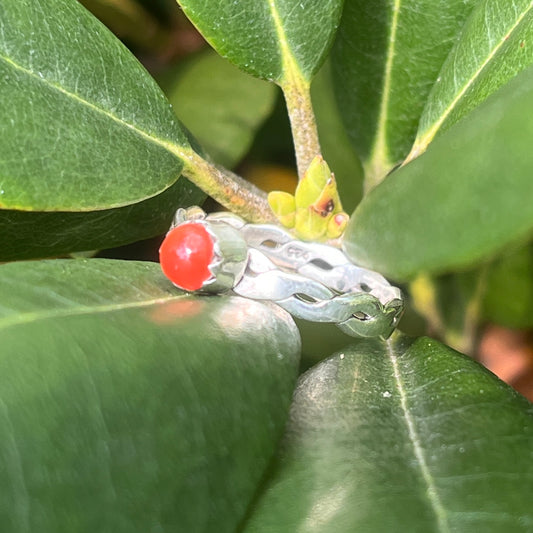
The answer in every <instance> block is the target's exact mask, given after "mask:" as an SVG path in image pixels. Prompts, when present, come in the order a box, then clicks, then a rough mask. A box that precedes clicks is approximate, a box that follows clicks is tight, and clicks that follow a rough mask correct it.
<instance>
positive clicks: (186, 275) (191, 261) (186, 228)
mask: <svg viewBox="0 0 533 533" xmlns="http://www.w3.org/2000/svg"><path fill="white" fill-rule="evenodd" d="M212 260H213V239H212V238H211V236H210V235H209V233H208V232H207V230H206V229H205V227H204V226H203V225H202V224H199V223H197V222H188V223H185V224H180V225H179V226H177V227H175V228H174V229H172V230H171V231H169V232H168V234H167V236H166V237H165V240H164V241H163V243H162V244H161V247H160V248H159V261H160V263H161V269H162V270H163V273H164V274H165V276H166V277H167V278H168V279H169V280H170V281H172V283H174V284H175V285H177V286H178V287H180V288H181V289H185V290H186V291H196V290H198V289H200V288H201V287H202V285H203V283H204V281H206V280H208V279H209V278H210V277H211V276H212V274H211V272H210V271H209V268H208V267H209V265H210V263H211V261H212Z"/></svg>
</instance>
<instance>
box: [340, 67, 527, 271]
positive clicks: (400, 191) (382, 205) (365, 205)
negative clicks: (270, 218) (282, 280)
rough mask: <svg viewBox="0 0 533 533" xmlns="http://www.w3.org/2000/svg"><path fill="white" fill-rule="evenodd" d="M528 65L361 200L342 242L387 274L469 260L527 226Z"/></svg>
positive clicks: (523, 233)
mask: <svg viewBox="0 0 533 533" xmlns="http://www.w3.org/2000/svg"><path fill="white" fill-rule="evenodd" d="M532 112H533V68H529V69H528V70H526V71H525V72H522V73H521V74H519V75H518V76H517V77H516V78H515V79H514V80H512V81H511V82H509V83H508V84H507V85H506V86H504V87H502V88H501V89H500V90H499V91H498V92H497V93H495V94H494V95H492V96H491V97H490V98H488V99H487V101H486V102H484V103H483V104H481V105H480V106H479V107H478V108H477V109H475V110H474V111H472V113H470V114H469V115H468V116H467V117H465V118H464V119H463V120H462V121H460V122H458V123H457V124H455V125H454V126H452V127H451V128H450V129H449V130H448V131H446V132H445V133H443V134H442V135H441V136H439V137H438V138H437V139H435V141H433V142H432V143H431V145H430V146H429V148H428V150H427V152H426V153H425V154H424V155H423V156H422V157H419V158H418V159H415V160H414V161H412V162H411V163H409V164H408V165H406V166H404V167H402V168H400V169H399V170H398V171H396V172H394V174H392V175H391V176H389V178H388V179H387V180H385V181H384V182H383V183H381V184H380V185H379V187H377V188H376V189H374V190H373V191H372V192H371V193H370V194H369V195H367V196H366V197H365V198H364V200H363V201H362V202H361V203H360V204H359V206H358V208H357V209H356V211H355V213H354V215H353V216H352V218H351V221H350V224H349V225H348V229H347V232H346V234H345V239H344V245H345V247H346V249H347V252H348V253H349V255H351V257H352V258H353V259H354V260H355V261H356V262H358V263H361V264H362V265H363V266H366V267H370V268H373V269H375V270H378V271H380V272H381V273H382V274H385V275H388V276H390V277H393V278H398V279H400V278H409V277H413V276H414V275H415V274H416V273H418V272H421V271H425V272H435V273H440V272H446V271H450V270H454V269H458V268H467V267H469V266H472V265H475V264H477V263H479V262H481V261H483V260H486V259H487V257H490V256H493V255H495V254H496V253H498V251H500V250H502V249H503V248H504V247H505V246H506V245H508V244H510V243H513V242H514V241H525V240H526V239H528V237H529V235H530V234H531V230H532V229H533V202H532V201H531V198H532V197H533V180H532V179H531V168H533V153H532V151H531V139H533V122H532V121H531V120H530V118H529V117H530V114H531V113H532Z"/></svg>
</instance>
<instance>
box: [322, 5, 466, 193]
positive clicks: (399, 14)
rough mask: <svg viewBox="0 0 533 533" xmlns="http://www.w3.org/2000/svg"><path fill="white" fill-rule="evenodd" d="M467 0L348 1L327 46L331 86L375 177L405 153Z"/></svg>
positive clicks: (381, 175) (372, 180)
mask: <svg viewBox="0 0 533 533" xmlns="http://www.w3.org/2000/svg"><path fill="white" fill-rule="evenodd" d="M474 4H475V1H473V0H466V1H465V0H438V1H435V0H384V1H382V2H379V3H378V4H376V3H375V2H367V1H365V0H347V1H346V4H345V7H344V12H343V16H342V21H341V25H340V28H339V32H338V36H337V39H336V41H335V46H334V48H333V52H332V57H333V73H334V79H335V89H336V92H337V97H338V100H339V107H340V108H341V109H342V113H343V119H344V122H345V125H346V128H347V130H348V133H349V134H350V137H351V139H352V141H353V143H354V145H355V148H356V149H357V151H358V154H359V156H360V157H361V158H362V160H363V163H364V167H365V170H366V173H367V180H368V183H369V184H375V183H377V182H379V181H380V180H381V179H383V178H384V177H385V175H386V174H387V172H388V171H389V170H390V169H391V168H392V167H394V166H395V165H396V164H397V163H399V162H400V161H401V160H402V159H403V158H404V157H405V156H406V155H407V153H408V152H409V149H410V148H411V144H412V142H413V140H414V137H415V134H416V130H417V125H418V119H419V117H420V114H421V113H422V109H423V107H424V102H425V98H426V96H427V94H428V93H429V91H430V89H431V86H432V85H433V83H434V81H435V79H436V78H437V75H438V73H439V70H440V68H441V66H442V63H443V61H444V60H445V59H446V56H447V54H448V52H449V51H450V49H451V48H452V46H453V44H454V42H455V39H456V36H457V34H458V32H459V30H460V28H461V26H462V24H463V22H464V20H465V19H466V17H467V15H468V13H469V12H470V10H471V9H472V6H473V5H474Z"/></svg>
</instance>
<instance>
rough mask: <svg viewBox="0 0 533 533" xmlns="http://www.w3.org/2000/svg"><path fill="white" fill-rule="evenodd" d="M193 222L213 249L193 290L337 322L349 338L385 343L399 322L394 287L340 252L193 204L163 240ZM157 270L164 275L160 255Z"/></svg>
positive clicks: (398, 302) (400, 305)
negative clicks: (205, 273) (233, 296)
mask: <svg viewBox="0 0 533 533" xmlns="http://www.w3.org/2000/svg"><path fill="white" fill-rule="evenodd" d="M191 224H195V225H196V224H200V225H201V226H202V227H203V228H204V229H205V231H206V233H207V234H208V235H209V237H210V238H211V239H212V241H213V246H214V252H213V256H212V258H211V259H210V261H209V264H208V272H209V274H208V276H207V277H206V279H205V280H204V281H203V282H202V283H201V286H200V287H199V288H198V289H195V291H194V292H196V291H197V292H224V291H229V290H231V291H233V292H234V293H235V294H237V295H239V296H242V297H245V298H251V299H254V300H269V301H272V302H274V303H276V304H277V305H279V306H280V307H282V308H283V309H285V310H286V311H288V312H289V313H290V314H291V315H293V316H294V317H296V318H301V319H304V320H309V321H312V322H331V323H335V324H336V325H337V326H338V327H339V328H340V329H341V330H342V331H344V332H345V333H347V334H348V335H351V336H354V337H380V338H382V339H386V338H388V337H389V336H390V335H391V334H392V332H393V331H394V329H395V328H396V326H397V324H398V322H399V320H400V318H401V315H402V313H403V299H402V294H401V291H400V289H398V288H397V287H393V286H392V285H390V284H389V282H388V281H387V280H386V279H385V278H384V277H383V276H382V275H381V274H378V273H377V272H373V271H371V270H368V269H365V268H361V267H359V266H357V265H354V264H353V263H352V262H351V261H350V260H349V259H348V257H347V256H346V255H345V254H344V253H343V252H342V251H341V250H340V249H338V248H335V247H333V246H329V245H326V244H320V243H314V242H304V241H300V240H298V239H295V238H294V237H293V235H291V234H290V233H289V232H288V231H286V230H284V229H283V228H281V227H278V226H275V225H271V224H249V223H246V222H245V221H244V220H243V219H242V218H240V217H238V216H237V215H234V214H232V213H213V214H209V215H206V214H205V213H204V211H203V210H202V209H200V208H199V207H192V208H189V209H178V211H177V212H176V215H175V217H174V221H173V223H172V226H171V228H170V230H169V233H168V234H167V238H168V236H169V235H171V233H172V231H173V230H174V229H176V228H178V227H180V228H181V229H185V228H184V226H185V225H191ZM164 244H165V243H163V245H162V247H161V249H163V246H164ZM160 254H161V250H160ZM161 265H162V267H163V271H164V272H165V265H164V258H163V256H162V255H161ZM178 268H179V265H178ZM165 273H166V272H165ZM171 281H172V282H173V283H174V284H175V285H176V286H178V287H180V288H185V289H186V287H184V286H183V284H181V285H180V283H181V282H176V281H175V280H174V279H172V278H171ZM186 290H190V289H186Z"/></svg>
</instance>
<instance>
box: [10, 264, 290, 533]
mask: <svg viewBox="0 0 533 533" xmlns="http://www.w3.org/2000/svg"><path fill="white" fill-rule="evenodd" d="M0 294H2V303H1V306H0V331H1V333H2V358H1V359H0V376H1V377H0V391H1V402H0V432H1V435H2V438H1V439H0V473H1V477H2V480H3V481H2V484H1V486H0V529H1V530H2V531H6V532H8V531H9V532H19V531H21V532H22V531H39V532H42V533H67V532H68V533H72V532H73V531H76V532H79V533H82V532H87V533H89V532H90V533H94V532H96V531H99V532H116V533H136V532H139V533H146V532H148V531H150V532H155V531H158V532H161V533H163V532H165V533H166V532H168V533H170V532H175V531H191V532H193V531H220V532H233V531H235V529H236V527H237V524H238V523H239V522H240V521H241V520H242V517H243V514H244V511H245V509H246V506H247V505H248V503H249V502H250V500H251V498H252V496H253V494H254V492H255V489H256V486H257V483H258V482H259V480H260V479H261V476H262V475H263V471H264V469H265V467H266V465H267V463H268V461H269V459H270V457H271V455H272V453H273V452H274V448H275V445H276V442H277V440H278V438H279V436H280V434H281V431H282V429H283V425H284V423H285V420H286V416H287V412H288V407H289V402H290V397H291V393H292V389H293V385H294V381H295V377H296V373H297V367H298V351H299V339H298V334H297V331H296V328H295V326H294V323H293V321H292V319H291V318H290V316H289V315H288V314H286V313H285V312H283V311H281V310H280V309H279V308H277V307H275V306H267V305H264V304H261V303H258V302H255V301H252V300H247V299H246V300H245V299H240V298H236V297H213V298H209V297H194V296H187V295H185V294H183V293H180V292H179V291H177V290H176V289H175V288H174V287H172V286H171V285H170V283H169V282H168V281H167V280H166V279H165V278H164V277H163V276H162V274H161V273H160V269H159V265H156V264H153V263H137V262H121V261H116V262H115V261H106V260H57V261H48V262H39V263H20V264H15V263H11V264H7V265H3V266H1V267H0Z"/></svg>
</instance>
